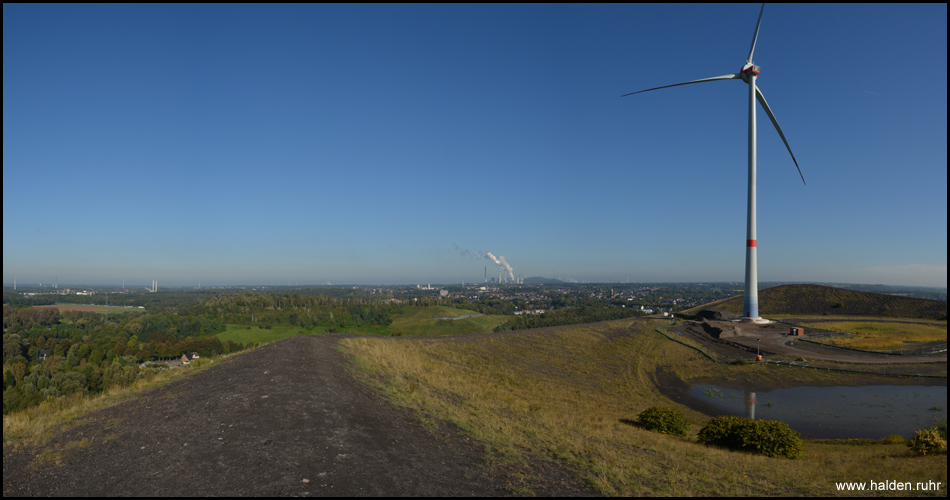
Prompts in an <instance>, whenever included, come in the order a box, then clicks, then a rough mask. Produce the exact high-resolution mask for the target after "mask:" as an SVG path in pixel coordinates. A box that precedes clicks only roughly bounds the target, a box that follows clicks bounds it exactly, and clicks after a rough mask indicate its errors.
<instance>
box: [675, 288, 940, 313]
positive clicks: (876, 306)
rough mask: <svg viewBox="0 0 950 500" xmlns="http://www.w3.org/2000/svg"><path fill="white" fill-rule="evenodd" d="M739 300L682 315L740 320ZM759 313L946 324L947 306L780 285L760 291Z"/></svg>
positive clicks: (740, 305)
mask: <svg viewBox="0 0 950 500" xmlns="http://www.w3.org/2000/svg"><path fill="white" fill-rule="evenodd" d="M742 299H743V296H742V295H738V296H736V297H732V298H729V299H726V300H722V301H719V302H714V303H712V304H706V305H704V306H701V307H698V308H694V309H691V310H689V311H684V312H685V313H686V314H695V313H697V312H699V311H701V310H704V309H714V310H719V311H729V312H731V313H733V314H735V315H736V316H741V315H742ZM759 313H760V314H761V315H762V316H764V317H768V316H769V315H770V314H795V315H814V314H833V315H838V316H883V317H894V318H920V319H939V320H946V319H947V303H946V302H944V301H939V300H928V299H915V298H910V297H898V296H896V295H884V294H880V293H868V292H858V291H855V290H846V289H844V288H834V287H830V286H823V285H780V286H776V287H772V288H766V289H765V290H760V291H759Z"/></svg>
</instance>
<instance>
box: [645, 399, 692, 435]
mask: <svg viewBox="0 0 950 500" xmlns="http://www.w3.org/2000/svg"><path fill="white" fill-rule="evenodd" d="M637 420H638V423H639V424H640V426H641V427H643V428H644V429H649V430H651V431H655V432H660V433H663V434H675V435H677V436H686V435H687V434H689V421H688V420H686V415H683V412H681V411H679V410H677V409H676V408H665V407H662V406H651V407H650V408H647V409H646V410H643V411H642V412H640V415H639V416H637Z"/></svg>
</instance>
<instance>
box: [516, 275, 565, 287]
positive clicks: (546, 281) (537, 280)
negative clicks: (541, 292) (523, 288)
mask: <svg viewBox="0 0 950 500" xmlns="http://www.w3.org/2000/svg"><path fill="white" fill-rule="evenodd" d="M558 283H564V282H563V281H561V280H559V279H555V278H542V277H540V276H535V277H533V278H525V279H524V284H525V285H554V284H558Z"/></svg>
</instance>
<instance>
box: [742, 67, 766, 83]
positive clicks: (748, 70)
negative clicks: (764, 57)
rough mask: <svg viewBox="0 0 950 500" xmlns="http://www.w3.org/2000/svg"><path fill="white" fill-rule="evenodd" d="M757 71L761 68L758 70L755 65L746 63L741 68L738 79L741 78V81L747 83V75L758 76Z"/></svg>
mask: <svg viewBox="0 0 950 500" xmlns="http://www.w3.org/2000/svg"><path fill="white" fill-rule="evenodd" d="M759 69H761V68H759V67H758V66H756V65H755V64H752V63H746V64H745V65H744V66H742V70H741V71H739V78H741V79H742V81H744V82H746V83H748V82H749V75H752V76H759Z"/></svg>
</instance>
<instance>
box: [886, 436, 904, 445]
mask: <svg viewBox="0 0 950 500" xmlns="http://www.w3.org/2000/svg"><path fill="white" fill-rule="evenodd" d="M904 442H905V441H904V436H901V435H900V434H892V435H890V436H887V437H886V438H884V439H882V440H881V443H883V444H904Z"/></svg>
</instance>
